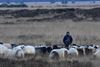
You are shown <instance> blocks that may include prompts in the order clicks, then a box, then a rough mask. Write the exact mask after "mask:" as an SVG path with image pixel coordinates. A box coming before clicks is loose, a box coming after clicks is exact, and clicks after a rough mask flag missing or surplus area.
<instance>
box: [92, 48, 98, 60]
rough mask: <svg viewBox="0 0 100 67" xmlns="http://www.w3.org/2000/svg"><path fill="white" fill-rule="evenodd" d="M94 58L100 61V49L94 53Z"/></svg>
mask: <svg viewBox="0 0 100 67" xmlns="http://www.w3.org/2000/svg"><path fill="white" fill-rule="evenodd" d="M93 57H94V58H98V59H100V48H98V49H96V52H95V53H93Z"/></svg>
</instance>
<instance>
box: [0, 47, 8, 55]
mask: <svg viewBox="0 0 100 67" xmlns="http://www.w3.org/2000/svg"><path fill="white" fill-rule="evenodd" d="M7 49H8V48H7V47H5V46H4V45H0V57H4V55H5V52H6V51H7Z"/></svg>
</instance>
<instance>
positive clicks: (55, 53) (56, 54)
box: [49, 48, 68, 59]
mask: <svg viewBox="0 0 100 67" xmlns="http://www.w3.org/2000/svg"><path fill="white" fill-rule="evenodd" d="M67 55H68V50H67V49H66V48H61V49H53V50H52V51H51V52H50V54H49V58H50V59H55V58H56V59H63V58H65V57H67Z"/></svg>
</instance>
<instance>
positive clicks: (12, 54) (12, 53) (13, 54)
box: [5, 49, 24, 59]
mask: <svg viewBox="0 0 100 67" xmlns="http://www.w3.org/2000/svg"><path fill="white" fill-rule="evenodd" d="M5 58H8V59H16V58H17V59H18V58H24V52H23V50H22V49H8V50H7V51H6V52H5Z"/></svg>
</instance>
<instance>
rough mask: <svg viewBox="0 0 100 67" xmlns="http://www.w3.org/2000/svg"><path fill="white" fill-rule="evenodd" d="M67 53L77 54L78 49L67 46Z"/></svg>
mask: <svg viewBox="0 0 100 67" xmlns="http://www.w3.org/2000/svg"><path fill="white" fill-rule="evenodd" d="M68 54H69V55H71V56H78V50H77V49H76V48H69V50H68Z"/></svg>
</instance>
